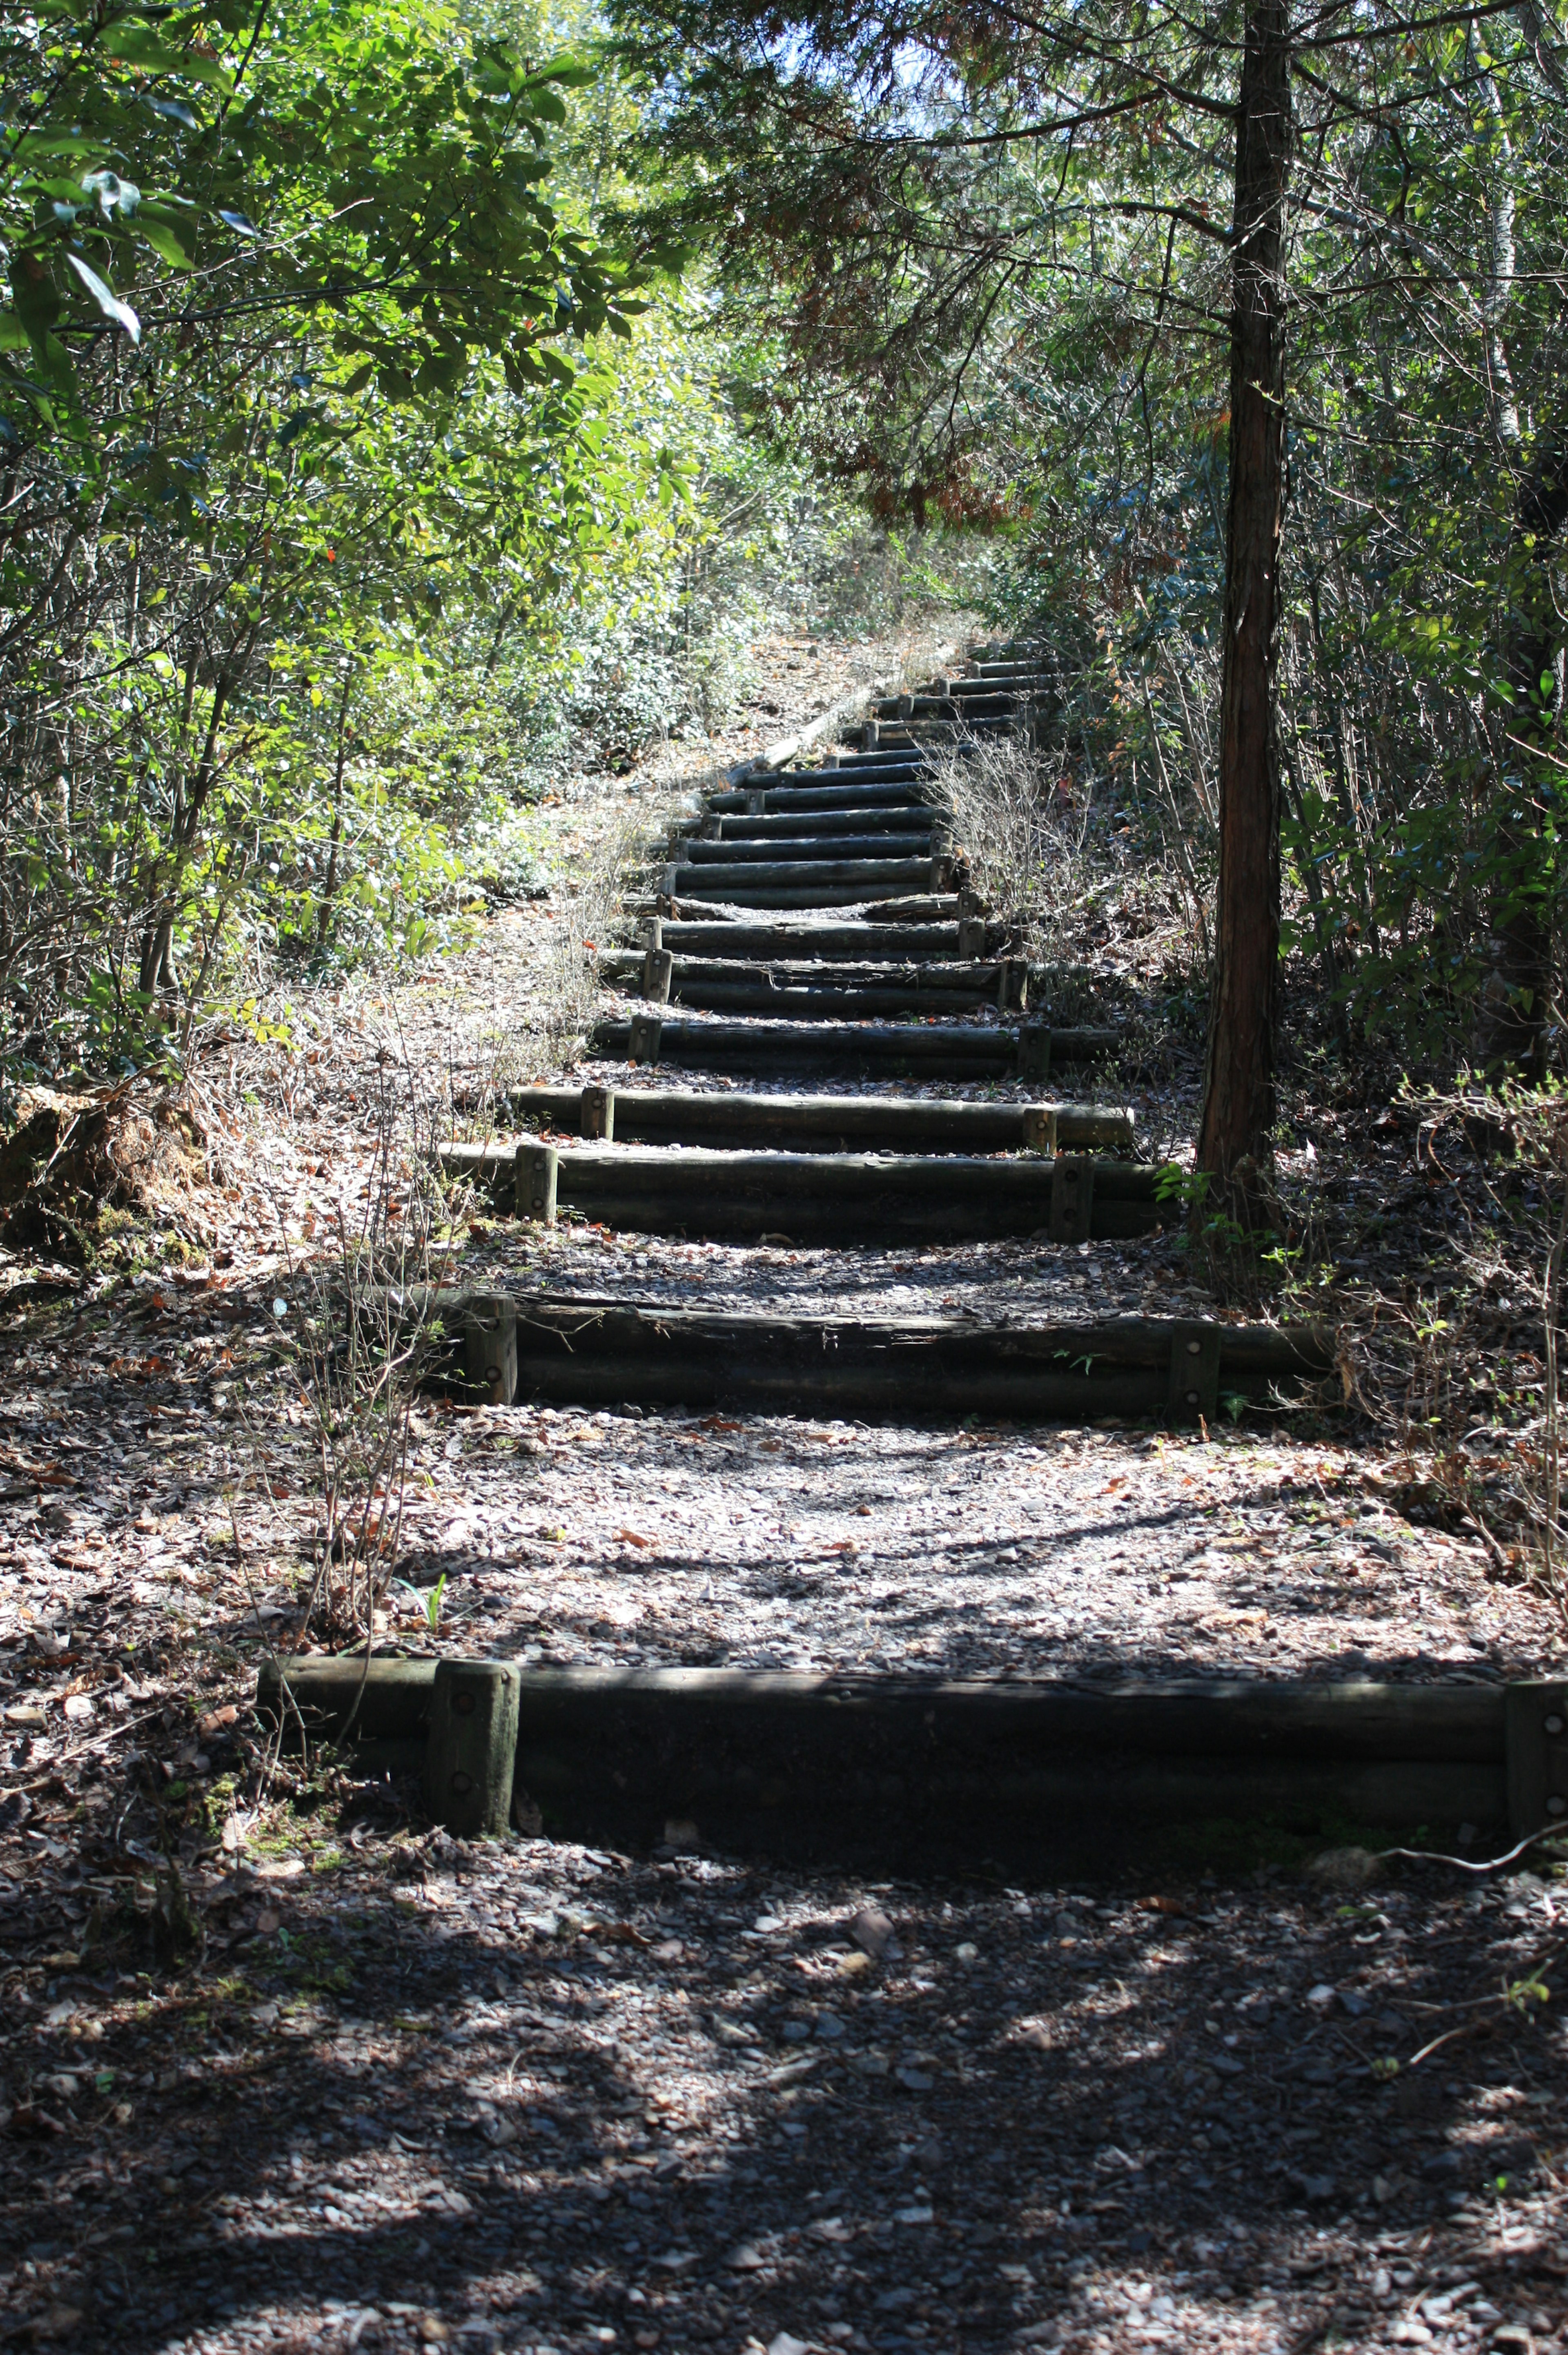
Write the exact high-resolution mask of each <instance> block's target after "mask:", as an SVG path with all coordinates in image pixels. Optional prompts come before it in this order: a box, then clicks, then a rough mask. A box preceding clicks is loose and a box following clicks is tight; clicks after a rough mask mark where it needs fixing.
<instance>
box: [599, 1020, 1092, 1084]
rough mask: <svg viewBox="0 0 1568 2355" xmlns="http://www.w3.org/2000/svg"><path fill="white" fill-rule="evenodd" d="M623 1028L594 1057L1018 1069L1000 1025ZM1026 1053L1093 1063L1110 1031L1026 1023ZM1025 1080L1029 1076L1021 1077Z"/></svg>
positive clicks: (935, 1071)
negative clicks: (1028, 1043) (1029, 1036)
mask: <svg viewBox="0 0 1568 2355" xmlns="http://www.w3.org/2000/svg"><path fill="white" fill-rule="evenodd" d="M633 1028H634V1025H633V1023H629V1022H616V1021H608V1020H606V1021H600V1022H596V1023H595V1024H594V1026H593V1029H592V1034H591V1043H592V1049H593V1051H594V1053H595V1054H598V1055H603V1056H605V1057H607V1058H610V1059H612V1060H625V1059H628V1058H629V1059H630V1060H634V1061H636V1062H667V1063H681V1064H686V1065H688V1067H690V1068H692V1069H708V1070H714V1071H740V1070H750V1069H754V1068H756V1066H757V1065H758V1064H759V1063H760V1064H763V1065H764V1066H765V1065H767V1064H769V1063H776V1062H781V1061H788V1062H791V1063H800V1062H806V1063H810V1064H813V1065H816V1066H819V1067H821V1066H833V1065H839V1064H842V1065H845V1066H862V1065H869V1066H872V1067H875V1068H877V1069H879V1070H887V1069H891V1070H894V1071H897V1070H900V1069H901V1070H904V1071H910V1072H919V1073H922V1074H924V1075H928V1076H933V1077H939V1076H948V1077H965V1078H976V1079H982V1078H986V1077H993V1076H995V1077H1000V1076H1008V1077H1010V1076H1012V1075H1013V1074H1014V1073H1015V1072H1016V1071H1018V1068H1019V1035H1020V1034H1018V1033H1015V1032H1013V1031H1011V1030H1008V1029H1004V1028H1000V1027H999V1026H998V1027H997V1028H994V1029H992V1028H959V1027H958V1026H957V1025H956V1024H943V1023H886V1024H881V1023H875V1024H873V1023H864V1024H858V1025H857V1024H844V1025H839V1024H836V1023H815V1024H814V1023H809V1022H798V1023H795V1022H722V1021H719V1022H680V1021H675V1022H656V1021H655V1020H653V1019H652V1018H648V1019H647V1020H645V1021H644V1022H643V1024H642V1026H641V1028H640V1030H639V1033H638V1038H637V1039H636V1040H634V1039H633V1037H632V1031H633ZM1023 1031H1024V1033H1029V1032H1032V1034H1033V1035H1032V1039H1031V1051H1032V1053H1033V1055H1034V1059H1035V1060H1036V1061H1037V1063H1038V1062H1041V1061H1043V1063H1044V1066H1045V1071H1046V1075H1047V1076H1049V1074H1050V1072H1051V1071H1052V1070H1054V1069H1057V1068H1059V1067H1060V1066H1061V1064H1063V1063H1071V1062H1093V1061H1095V1060H1098V1059H1099V1058H1101V1057H1103V1056H1105V1055H1109V1054H1112V1053H1114V1052H1115V1048H1116V1045H1117V1043H1118V1040H1117V1034H1116V1032H1115V1031H1114V1030H1051V1029H1047V1028H1044V1027H1043V1026H1035V1025H1029V1024H1025V1025H1024V1026H1023ZM1026 1076H1027V1075H1026Z"/></svg>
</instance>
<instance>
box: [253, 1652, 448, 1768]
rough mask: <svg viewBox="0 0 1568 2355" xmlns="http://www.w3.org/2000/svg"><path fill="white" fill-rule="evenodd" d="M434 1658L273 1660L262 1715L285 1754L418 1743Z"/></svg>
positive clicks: (259, 1686) (261, 1687) (263, 1678)
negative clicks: (320, 1747) (319, 1746)
mask: <svg viewBox="0 0 1568 2355" xmlns="http://www.w3.org/2000/svg"><path fill="white" fill-rule="evenodd" d="M434 1680H435V1662H434V1661H433V1660H404V1659H398V1658H392V1657H383V1656H381V1655H379V1654H378V1655H376V1656H374V1657H371V1658H370V1659H369V1660H368V1661H367V1660H366V1658H365V1657H364V1655H363V1654H362V1653H358V1654H356V1653H352V1652H350V1653H345V1654H340V1655H339V1656H338V1657H336V1658H328V1657H323V1656H321V1655H320V1654H312V1656H311V1657H309V1658H308V1659H304V1660H289V1659H283V1660H268V1661H265V1662H264V1663H263V1665H262V1667H261V1669H260V1671H259V1672H258V1675H257V1678H256V1712H257V1715H258V1716H259V1717H260V1718H261V1722H262V1723H263V1724H264V1725H268V1726H272V1727H274V1728H275V1729H276V1731H277V1732H278V1733H279V1735H280V1736H281V1738H282V1742H283V1748H284V1749H285V1750H289V1751H298V1750H300V1749H302V1748H304V1746H305V1745H306V1744H310V1745H312V1746H314V1745H315V1744H316V1743H318V1742H320V1743H326V1742H351V1743H354V1744H356V1745H358V1746H360V1747H363V1746H364V1745H366V1744H368V1743H372V1742H410V1741H411V1742H419V1743H420V1744H421V1748H422V1745H423V1742H424V1737H425V1733H426V1732H427V1730H428V1728H429V1723H430V1697H431V1688H432V1684H433V1683H434Z"/></svg>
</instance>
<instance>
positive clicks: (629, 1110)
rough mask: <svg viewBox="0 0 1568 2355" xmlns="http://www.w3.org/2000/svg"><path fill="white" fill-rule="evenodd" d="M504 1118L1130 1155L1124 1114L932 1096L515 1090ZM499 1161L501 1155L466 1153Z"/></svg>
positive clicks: (894, 1144) (816, 1140) (697, 1133)
mask: <svg viewBox="0 0 1568 2355" xmlns="http://www.w3.org/2000/svg"><path fill="white" fill-rule="evenodd" d="M506 1109H507V1116H508V1118H510V1119H511V1120H514V1121H517V1122H518V1123H519V1124H523V1125H525V1126H527V1127H529V1128H532V1129H534V1130H539V1129H557V1130H564V1131H565V1132H566V1133H567V1134H568V1135H581V1136H600V1137H604V1136H613V1137H615V1138H617V1139H619V1140H620V1141H621V1142H623V1143H629V1144H642V1145H709V1146H780V1147H782V1148H784V1150H786V1151H790V1152H795V1153H852V1152H862V1153H870V1152H878V1151H881V1152H895V1153H933V1154H936V1153H1019V1152H1024V1151H1029V1152H1039V1153H1052V1152H1057V1151H1061V1152H1064V1153H1072V1152H1093V1151H1096V1150H1098V1151H1101V1152H1110V1153H1121V1154H1129V1155H1130V1154H1131V1152H1132V1149H1133V1115H1132V1114H1131V1113H1130V1112H1127V1111H1125V1110H1124V1109H1122V1108H1121V1107H1119V1106H1113V1105H1103V1104H1074V1103H1051V1102H1042V1103H1028V1104H1025V1103H944V1102H942V1101H941V1100H940V1099H933V1098H932V1097H929V1096H915V1097H906V1098H897V1097H889V1096H808V1095H749V1094H742V1093H741V1092H739V1091H738V1090H737V1091H731V1090H728V1089H724V1090H715V1091H713V1092H709V1093H701V1094H699V1093H697V1092H694V1091H691V1090H688V1089H676V1088H669V1089H662V1088H625V1089H616V1090H614V1091H611V1090H610V1089H608V1088H592V1087H590V1088H548V1087H534V1088H514V1089H513V1090H512V1091H511V1092H510V1093H509V1094H508V1095H507V1099H506ZM469 1149H470V1150H479V1151H481V1152H483V1153H492V1152H493V1153H495V1154H496V1156H498V1155H499V1153H500V1152H501V1151H503V1150H505V1148H504V1147H492V1146H485V1147H482V1148H472V1147H471V1148H469Z"/></svg>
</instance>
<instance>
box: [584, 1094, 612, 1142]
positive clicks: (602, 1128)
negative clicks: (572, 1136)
mask: <svg viewBox="0 0 1568 2355" xmlns="http://www.w3.org/2000/svg"><path fill="white" fill-rule="evenodd" d="M578 1118H579V1122H580V1124H581V1132H582V1135H584V1136H592V1137H596V1138H598V1140H599V1141H600V1143H601V1144H603V1145H610V1144H612V1143H613V1141H614V1135H615V1092H614V1090H613V1088H599V1087H585V1088H584V1089H583V1091H582V1094H581V1098H580V1099H579V1109H578Z"/></svg>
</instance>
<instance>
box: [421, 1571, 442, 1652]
mask: <svg viewBox="0 0 1568 2355" xmlns="http://www.w3.org/2000/svg"><path fill="white" fill-rule="evenodd" d="M445 1593H446V1572H445V1571H444V1570H443V1572H442V1573H441V1576H440V1577H439V1578H438V1579H437V1580H436V1582H435V1584H434V1585H433V1586H432V1588H431V1590H430V1593H428V1594H427V1595H426V1596H425V1599H424V1615H425V1617H426V1619H427V1620H428V1621H429V1622H430V1632H431V1634H432V1636H436V1635H439V1634H440V1632H441V1606H442V1601H443V1596H444V1595H445Z"/></svg>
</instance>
